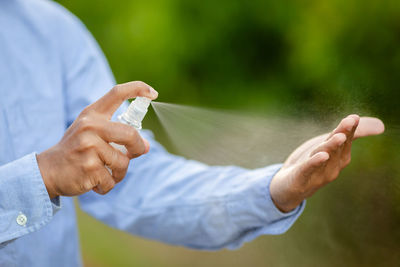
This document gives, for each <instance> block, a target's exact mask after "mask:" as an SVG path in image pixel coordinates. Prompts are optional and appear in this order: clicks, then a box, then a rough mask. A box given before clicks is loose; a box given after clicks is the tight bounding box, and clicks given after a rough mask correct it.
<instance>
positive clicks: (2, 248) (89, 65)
mask: <svg viewBox="0 0 400 267" xmlns="http://www.w3.org/2000/svg"><path fill="white" fill-rule="evenodd" d="M114 84H115V82H114V79H113V77H112V73H111V72H110V69H109V67H108V64H107V62H106V59H105V58H104V56H103V54H102V52H101V50H100V49H99V47H98V45H97V44H96V42H95V41H94V39H93V38H92V37H91V35H90V34H89V33H88V31H87V30H86V29H85V27H84V26H83V25H82V24H81V22H79V20H78V19H77V18H75V17H74V16H73V15H71V14H70V13H69V12H68V11H66V10H65V9H64V8H62V7H61V6H59V5H58V4H56V3H54V2H51V1H45V0H0V95H1V97H0V266H40V267H45V266H80V265H81V258H80V252H79V243H78V233H77V224H76V216H75V210H74V203H73V199H72V198H69V197H61V198H59V199H58V198H57V199H53V200H50V199H49V196H48V194H47V191H46V188H45V185H44V183H43V180H42V177H41V174H40V171H39V168H38V165H37V161H36V153H39V152H41V151H43V150H46V149H48V148H49V147H51V146H53V145H54V144H56V143H57V142H58V141H59V140H60V139H61V137H62V136H63V133H64V131H65V130H66V128H67V127H68V125H69V124H70V123H71V122H72V121H73V120H74V119H75V118H76V117H77V115H78V114H79V113H80V112H81V110H82V109H83V108H84V107H85V106H87V105H88V104H90V103H92V102H94V101H95V100H97V99H98V98H99V97H100V96H102V95H103V94H105V93H106V92H107V91H108V90H109V89H110V88H112V87H113V85H114ZM141 134H142V135H143V136H144V137H145V138H147V139H148V140H149V141H150V143H151V149H150V152H149V153H148V154H146V155H145V156H142V157H140V158H138V159H135V160H133V164H132V165H131V166H130V167H129V171H128V174H127V176H126V178H125V179H124V180H123V181H122V182H121V183H120V184H118V185H117V186H116V187H115V188H114V189H113V190H112V191H111V192H110V193H109V194H107V195H105V196H101V195H97V194H95V193H93V192H89V193H86V194H84V195H82V196H80V197H79V198H78V200H79V206H80V208H81V209H83V210H84V211H85V212H87V213H88V214H90V215H91V216H93V217H95V218H97V219H98V220H101V221H103V222H104V223H106V224H108V225H110V226H111V227H115V228H118V229H121V230H123V231H126V232H129V233H131V234H134V235H138V236H142V237H145V238H150V239H155V240H159V241H162V242H165V243H169V244H174V245H181V246H186V247H189V248H194V249H207V250H215V249H221V248H230V249H234V248H238V247H240V246H241V245H242V244H243V243H244V242H247V241H251V240H253V239H254V238H256V237H257V236H260V235H263V234H281V233H283V232H285V231H286V230H287V229H288V228H289V227H290V226H291V225H292V224H293V223H294V221H295V220H296V219H297V217H298V216H299V215H300V213H301V211H302V210H303V207H304V203H303V204H302V205H300V206H299V207H297V208H296V209H295V210H294V211H292V212H290V213H285V214H284V213H282V212H280V211H279V210H278V209H277V208H276V207H275V206H274V204H273V202H272V200H271V197H270V195H269V183H270V180H271V178H272V177H273V175H274V174H275V173H276V172H277V171H278V169H279V168H280V165H274V166H269V167H265V168H261V169H256V170H247V169H243V168H239V167H235V166H224V167H218V166H207V165H205V164H202V163H200V162H196V161H191V160H187V159H184V158H182V157H178V156H175V155H171V154H169V153H168V152H167V151H166V150H165V149H164V148H163V147H162V146H161V145H160V144H158V143H157V142H156V141H154V139H153V135H152V133H151V132H149V131H142V133H141ZM266 153H267V152H266ZM99 234H100V233H99Z"/></svg>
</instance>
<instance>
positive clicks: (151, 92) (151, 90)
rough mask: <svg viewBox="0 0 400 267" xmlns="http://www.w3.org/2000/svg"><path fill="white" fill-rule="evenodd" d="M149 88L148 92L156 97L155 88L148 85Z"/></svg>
mask: <svg viewBox="0 0 400 267" xmlns="http://www.w3.org/2000/svg"><path fill="white" fill-rule="evenodd" d="M149 90H150V94H151V95H152V96H153V97H154V98H157V97H158V92H157V91H156V90H154V88H153V87H151V86H149Z"/></svg>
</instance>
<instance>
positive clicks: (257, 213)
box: [226, 164, 306, 249]
mask: <svg viewBox="0 0 400 267" xmlns="http://www.w3.org/2000/svg"><path fill="white" fill-rule="evenodd" d="M281 167H282V164H276V165H272V166H268V167H266V168H261V169H257V170H254V171H253V173H252V175H254V177H259V178H258V179H257V178H256V179H254V180H253V181H254V184H252V185H249V186H248V187H247V188H248V189H247V190H243V191H242V192H241V194H240V195H235V196H234V198H235V199H232V200H231V201H230V202H229V205H228V209H229V213H230V215H231V218H234V224H235V225H237V226H238V228H242V227H243V226H245V225H253V226H254V227H253V228H250V229H247V230H245V231H243V232H241V234H240V235H239V236H238V238H237V239H236V240H234V241H231V242H230V243H229V244H227V245H226V247H227V248H228V249H237V248H239V247H240V246H241V245H242V244H243V243H245V242H250V241H252V240H254V239H255V238H257V237H259V236H260V235H279V234H283V233H285V232H286V231H287V230H288V229H289V228H290V227H291V226H292V225H293V224H294V223H295V221H296V220H297V218H298V217H299V216H300V215H301V213H302V212H303V210H304V208H305V203H306V201H303V202H302V203H301V204H300V205H299V206H297V207H296V208H295V209H294V210H292V211H290V212H287V213H284V212H282V211H280V210H279V209H278V208H277V207H276V205H275V204H274V202H273V201H272V198H271V194H270V190H269V187H270V183H271V181H272V178H273V177H274V176H275V174H276V173H277V172H278V171H279V170H280V168H281Z"/></svg>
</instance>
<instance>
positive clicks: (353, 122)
mask: <svg viewBox="0 0 400 267" xmlns="http://www.w3.org/2000/svg"><path fill="white" fill-rule="evenodd" d="M383 131H384V125H383V123H382V121H381V120H379V119H376V118H370V117H363V118H360V117H358V116H357V115H350V116H348V117H346V118H345V119H343V120H342V121H341V122H340V123H339V125H338V126H337V128H336V129H335V130H333V131H332V132H331V133H329V134H323V135H320V136H317V137H314V138H312V139H310V140H308V141H306V142H305V143H303V144H302V145H300V146H299V147H298V148H297V149H296V150H295V151H294V152H293V153H292V154H291V155H290V156H289V157H288V158H287V160H286V162H285V164H284V165H283V167H282V169H281V170H280V171H279V172H278V173H277V174H276V175H275V176H274V178H273V180H272V181H271V185H270V192H271V197H272V199H273V200H274V202H275V204H276V205H277V207H278V208H280V209H281V210H283V211H289V210H291V209H293V208H295V207H296V206H297V205H298V204H299V203H300V202H301V201H302V200H304V199H305V198H307V197H309V196H311V195H312V194H313V193H314V192H315V191H317V190H318V189H319V188H321V187H322V186H324V185H326V184H327V183H329V182H332V181H333V180H335V179H336V178H337V177H338V175H339V173H340V171H341V170H342V169H343V168H344V167H345V166H347V165H348V164H349V163H350V159H351V145H352V141H353V140H354V139H357V138H360V137H366V136H371V135H377V134H380V133H382V132H383Z"/></svg>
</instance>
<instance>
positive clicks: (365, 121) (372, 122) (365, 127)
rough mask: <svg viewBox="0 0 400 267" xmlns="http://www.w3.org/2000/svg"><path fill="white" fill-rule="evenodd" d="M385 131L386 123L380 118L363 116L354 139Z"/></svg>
mask: <svg viewBox="0 0 400 267" xmlns="http://www.w3.org/2000/svg"><path fill="white" fill-rule="evenodd" d="M384 131H385V125H384V124H383V122H382V121H381V120H380V119H378V118H372V117H361V118H360V122H359V124H358V127H357V130H356V132H355V133H354V139H357V138H360V137H365V136H370V135H378V134H381V133H383V132H384Z"/></svg>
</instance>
